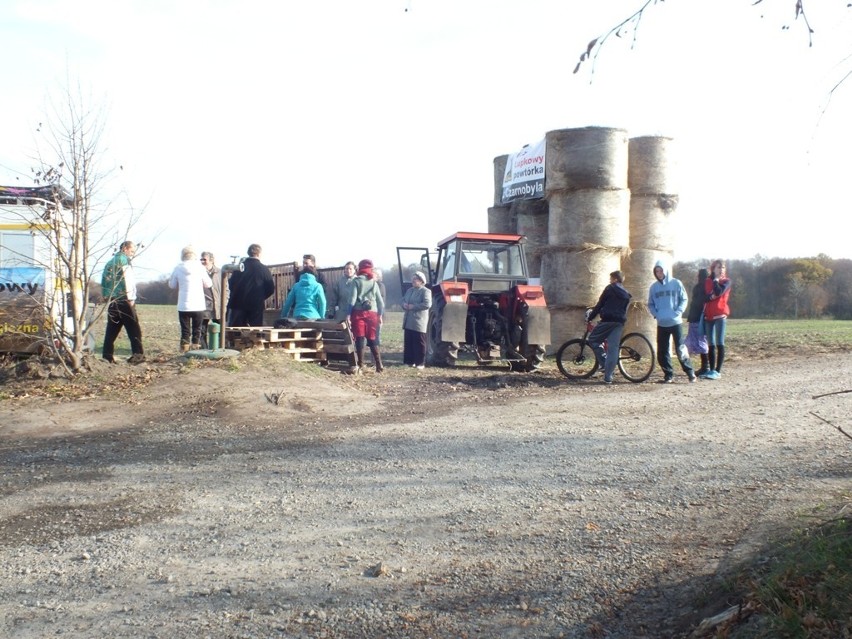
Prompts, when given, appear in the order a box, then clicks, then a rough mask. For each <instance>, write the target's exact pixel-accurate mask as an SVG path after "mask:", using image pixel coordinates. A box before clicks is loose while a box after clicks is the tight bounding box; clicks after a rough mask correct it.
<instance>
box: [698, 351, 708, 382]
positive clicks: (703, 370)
mask: <svg viewBox="0 0 852 639" xmlns="http://www.w3.org/2000/svg"><path fill="white" fill-rule="evenodd" d="M709 370H710V367H709V366H708V364H707V353H701V368H700V369H698V372H697V373H696V375H698V376H699V377H701V376H702V375H704V374H705V373H706V372H707V371H709Z"/></svg>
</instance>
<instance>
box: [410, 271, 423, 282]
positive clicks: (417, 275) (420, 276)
mask: <svg viewBox="0 0 852 639" xmlns="http://www.w3.org/2000/svg"><path fill="white" fill-rule="evenodd" d="M413 277H416V278H417V279H418V280H420V281H421V282H423V283H424V284H425V283H426V276H425V275H423V271H417V272H416V273H414V275H413Z"/></svg>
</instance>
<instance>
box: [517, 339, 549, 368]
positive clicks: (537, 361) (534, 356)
mask: <svg viewBox="0 0 852 639" xmlns="http://www.w3.org/2000/svg"><path fill="white" fill-rule="evenodd" d="M544 353H545V349H544V346H541V345H540V344H529V345H528V346H527V347H526V348H525V349H524V353H523V354H524V356H525V357H526V358H527V361H525V362H512V370H513V371H515V372H518V373H529V372H531V371H536V370H538V369H539V368H541V365H542V364H543V363H544Z"/></svg>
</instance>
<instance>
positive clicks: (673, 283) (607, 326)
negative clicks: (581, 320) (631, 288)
mask: <svg viewBox="0 0 852 639" xmlns="http://www.w3.org/2000/svg"><path fill="white" fill-rule="evenodd" d="M730 293H731V280H730V278H728V276H727V273H726V271H725V263H724V262H723V261H722V260H714V261H713V263H712V264H711V265H710V270H709V271H708V270H707V269H705V268H702V269H699V270H698V281H697V282H696V284H695V286H694V287H693V288H692V295H691V297H690V296H687V293H686V288H685V287H684V285H683V283H682V282H681V281H680V280H679V279H677V278H676V277H672V276H671V275H670V274H669V271H668V266H667V264H665V263H664V262H663V261H658V262H657V263H656V264H655V265H654V282H653V284H651V287H650V289H649V290H648V310H649V312H650V313H651V315H652V316H653V317H654V319H655V320H656V323H657V340H656V341H657V344H656V350H657V362H658V363H659V365H660V369H661V370H662V372H663V378H662V379H661V380H659V381H660V383H661V384H671V383H672V382H673V381H674V367H673V366H672V358H671V349H672V347H674V352H675V355H676V356H677V359H678V363H679V364H680V367H681V369H682V370H683V372H684V373H685V374H686V376H687V379H689V381H690V382H694V381H695V380H696V379H698V378H702V379H710V380H715V379H719V378H720V377H721V376H722V363H723V362H724V359H725V328H726V325H727V318H728V315H729V314H730V312H731V311H730V308H729V306H728V297H729V296H730ZM631 299H632V296H631V295H630V293H629V292H627V289H625V288H624V276H623V274H622V273H621V271H613V272H612V273H610V283H609V285H608V286H607V287H606V288H604V290H603V292H602V293H601V295H600V298H599V299H598V303H597V304H596V305H595V306H594V307H593V308H590V309H588V310H587V311H586V321H591V320H593V319H594V318H595V317H597V316H598V315H599V316H600V318H601V319H600V321H599V322H598V324H597V325H596V326H595V327H594V329H592V331H591V333H589V337H588V342H589V346H591V348H592V350H593V351H594V352H595V357H596V359H597V363H598V368H599V370H601V371H603V375H604V378H603V381H604V383H605V384H612V376H613V373H614V372H615V368H616V366H617V364H618V351H619V346H618V345H619V342H620V340H621V333H622V331H623V330H624V324H625V322H626V321H627V307H628V306H629V304H630V300H631ZM687 307H688V311H687ZM684 312H687V324H688V328H687V335H686V337H684V335H683V331H682V325H683V314H684ZM605 343H606V345H607V348H606V350H605V349H604V344H605ZM694 355H698V356H699V357H700V359H701V368H699V370H698V371H696V370H695V369H694V368H693V366H692V362H691V359H690V356H694Z"/></svg>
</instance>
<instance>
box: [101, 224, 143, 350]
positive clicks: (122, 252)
mask: <svg viewBox="0 0 852 639" xmlns="http://www.w3.org/2000/svg"><path fill="white" fill-rule="evenodd" d="M135 254H136V245H135V244H134V243H133V242H131V241H130V240H125V241H124V242H122V243H121V246H120V247H119V250H118V253H116V254H115V255H114V256H113V258H112V259H111V260H110V261H109V262H107V264H106V266H105V267H104V272H103V275H102V276H101V290H102V293H103V296H104V298H105V299H106V300H107V302H108V303H109V308H108V310H107V326H106V333H105V334H104V348H103V358H104V359H105V360H106V361H108V362H109V363H110V364H115V357H114V346H115V340H116V338H117V337H118V335H119V333H121V328H122V327H124V330H126V331H127V337H128V338H130V350H131V351H132V352H133V354H132V355H131V356H130V358H129V359H128V360H127V361H128V362H130V363H131V364H141V363H142V362H144V361H145V351H144V349H143V348H142V327H141V326H140V325H139V317H138V316H137V315H136V278H135V277H134V276H133V265H132V264H131V260H132V259H133V256H134V255H135Z"/></svg>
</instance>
